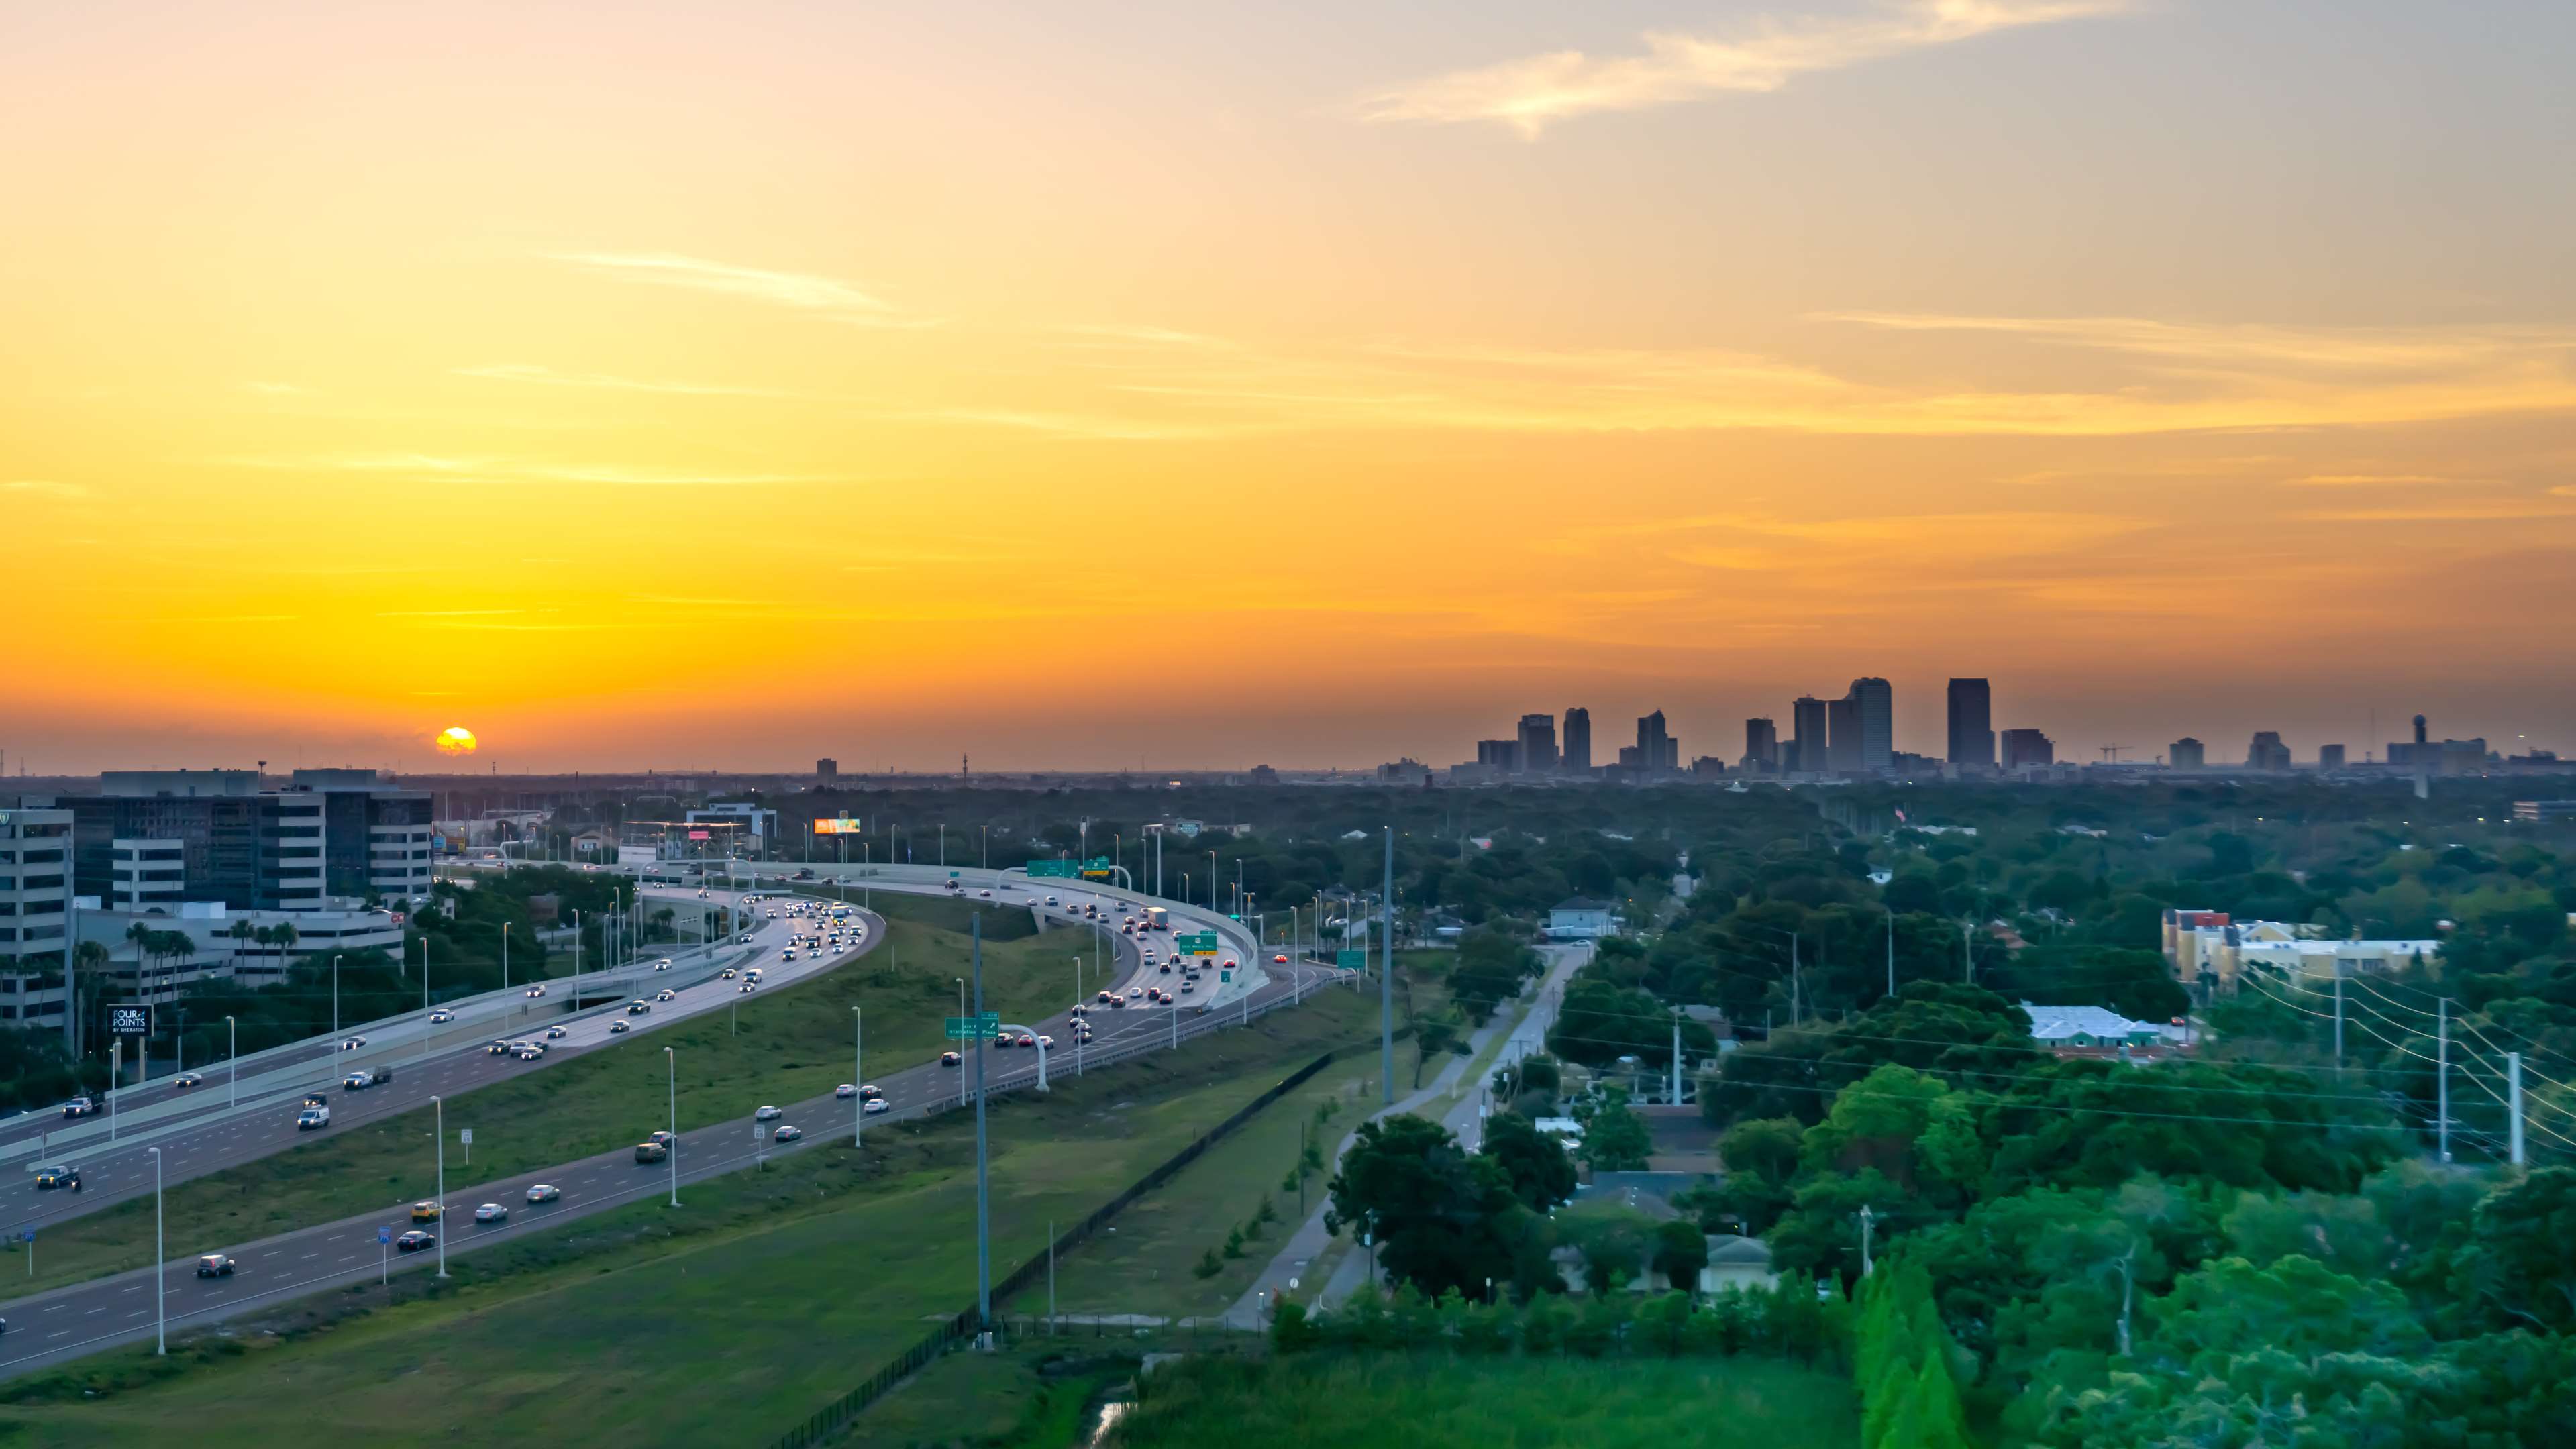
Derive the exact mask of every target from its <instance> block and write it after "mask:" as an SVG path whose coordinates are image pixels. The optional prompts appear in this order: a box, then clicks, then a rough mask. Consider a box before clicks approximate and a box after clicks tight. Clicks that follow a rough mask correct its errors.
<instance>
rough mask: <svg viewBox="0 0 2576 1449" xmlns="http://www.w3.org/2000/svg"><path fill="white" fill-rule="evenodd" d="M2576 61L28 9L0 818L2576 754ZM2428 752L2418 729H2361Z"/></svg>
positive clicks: (1889, 25) (743, 7)
mask: <svg viewBox="0 0 2576 1449" xmlns="http://www.w3.org/2000/svg"><path fill="white" fill-rule="evenodd" d="M2571 62H2576V8H2571V7H2568V6H2566V5H2564V4H2558V3H2489V4H2477V5H2426V4H2421V3H2414V0H2339V3H2329V0H2133V3H2124V0H1848V3H1834V4H1818V5H1790V4H1772V5H1762V6H1755V5H1743V4H1734V3H1728V0H1701V3H1695V4H1683V3H1653V4H1619V3H1605V4H1600V5H1588V6H1574V5H1561V4H1539V3H1533V0H1486V3H1468V0H1434V3H1422V4H1414V5H1398V6H1388V5H1384V4H1362V3H1356V0H1304V3H1298V4H1293V5H1292V4H1284V3H1281V4H1270V3H1261V4H1224V3H1216V4H1210V3H1206V0H1193V3H1186V4H1185V3H1177V0H1171V3H1166V0H1141V3H1124V4H1118V5H1109V6H1064V5H1050V6H1038V5H998V4H988V3H979V0H965V3H949V4H941V5H937V6H928V5H922V6H891V5H876V4H857V3H834V4H825V3H762V4H734V5H715V4H684V3H623V4H605V3H592V4H577V3H564V4H548V5H528V4H482V3H472V0H460V3H446V4H439V5H429V6H423V5H391V4H369V3H338V4H325V3H309V4H256V3H254V4H241V5H187V4H147V3H134V0H95V3H88V4H81V5H16V6H10V7H6V8H5V9H0V135H6V136H8V137H9V138H10V140H9V142H8V143H7V144H6V145H0V197H6V198H7V206H6V216H7V221H6V224H5V225H0V538H5V540H6V542H7V545H8V548H7V555H8V558H9V562H10V573H11V579H10V583H9V586H8V587H7V589H6V591H5V594H0V597H5V598H6V600H7V610H8V613H7V624H6V626H5V629H0V637H5V638H6V640H7V641H8V642H7V646H6V651H5V654H0V749H5V750H6V751H7V752H8V764H9V766H10V767H11V768H12V769H15V768H17V767H19V766H20V765H22V764H24V765H25V766H26V767H27V768H30V769H33V770H35V771H37V772H39V773H44V772H48V771H60V772H71V771H89V770H96V769H100V768H109V767H118V766H129V765H152V764H166V765H181V764H187V765H201V766H202V765H215V764H247V763H248V762H249V761H250V760H251V759H253V758H266V759H268V760H269V761H271V763H272V766H276V767H282V766H283V765H285V764H289V763H302V764H319V763H338V762H343V761H345V762H351V763H359V764H389V765H396V766H402V767H427V766H429V765H430V764H431V762H432V761H433V759H434V758H435V756H434V755H433V752H432V749H431V743H430V742H431V740H432V738H433V736H435V735H436V733H437V732H438V731H439V730H440V729H441V728H442V727H445V726H448V725H452V724H458V723H462V724H464V725H467V726H470V727H471V728H472V729H473V730H475V731H476V732H477V733H478V734H479V735H480V736H481V738H482V742H483V752H482V755H481V757H480V759H481V760H483V761H488V762H490V764H492V765H497V767H498V768H500V769H501V770H504V771H509V770H519V769H526V770H552V769H570V768H584V769H610V768H632V767H643V766H663V767H681V766H689V767H703V766H717V767H725V768H745V769H751V768H784V767H795V768H804V767H808V766H810V764H811V761H812V760H813V758H814V757H816V756H817V755H825V754H829V755H835V756H837V757H838V758H839V759H840V761H841V764H842V767H843V768H844V769H845V770H860V769H878V768H884V767H887V766H899V767H904V768H913V769H940V768H954V764H955V761H956V758H957V756H958V755H959V754H960V753H971V754H972V755H973V756H974V759H975V764H976V767H977V768H978V769H986V768H990V769H995V770H1003V769H1015V768H1032V767H1055V766H1061V767H1094V768H1097V767H1118V766H1135V765H1139V764H1150V765H1157V766H1175V767H1178V766H1217V765H1244V764H1249V763H1252V762H1255V761H1260V760H1267V761H1269V762H1271V763H1273V764H1277V765H1281V766H1304V765H1323V764H1345V765H1368V764H1374V763H1376V762H1377V761H1379V760H1382V759H1390V758H1393V757H1395V756H1397V755H1399V754H1409V755H1413V756H1416V757H1419V758H1422V759H1424V760H1427V761H1430V762H1432V763H1435V764H1445V763H1448V762H1451V761H1453V760H1456V759H1459V758H1463V757H1468V756H1471V755H1472V751H1473V741H1474V740H1475V739H1476V738H1477V737H1478V736H1481V735H1500V734H1506V733H1508V732H1509V725H1510V721H1511V719H1512V718H1513V717H1514V716H1516V715H1517V714H1519V713H1520V712H1522V711H1524V710H1549V711H1558V710H1562V709H1563V708H1565V707H1566V706H1569V705H1577V704H1581V705H1587V706H1589V707H1590V708H1591V709H1592V711H1593V717H1594V734H1595V741H1596V744H1595V749H1596V754H1598V755H1607V754H1608V752H1609V747H1611V746H1615V745H1616V744H1617V743H1620V742H1621V741H1623V740H1624V739H1625V738H1626V737H1627V731H1628V729H1629V721H1630V719H1632V718H1633V717H1634V716H1635V715H1637V714H1640V713H1643V712H1644V711H1646V710H1648V709H1652V708H1657V707H1660V708H1663V709H1664V710H1666V711H1667V713H1668V714H1669V715H1670V717H1671V719H1672V722H1673V728H1674V730H1675V732H1676V733H1677V734H1679V735H1680V736H1681V740H1682V752H1683V755H1684V757H1685V759H1687V758H1688V757H1690V756H1692V755H1697V754H1703V753H1715V754H1721V755H1724V756H1727V757H1729V758H1732V757H1733V756H1734V755H1736V754H1737V753H1738V752H1739V751H1740V750H1741V748H1742V720H1743V718H1744V716H1746V715H1748V714H1769V715H1774V716H1776V717H1778V718H1780V720H1781V722H1782V727H1783V733H1786V727H1787V709H1788V700H1789V698H1790V697H1791V696H1793V695H1796V694H1799V693H1805V692H1813V693H1816V694H1818V695H1824V696H1832V695H1838V694H1840V693H1841V692H1842V691H1843V687H1844V685H1845V684H1846V683H1847V682H1848V681H1849V680H1850V679H1851V678H1852V677H1853V676H1855V675H1862V674H1879V675H1885V676H1887V677H1889V678H1890V679H1892V680H1893V681H1894V684H1895V690H1896V697H1897V727H1898V744H1899V746H1900V747H1901V748H1907V749H1918V750H1926V751H1937V750H1938V749H1939V748H1940V743H1941V719H1942V715H1941V699H1940V694H1941V685H1942V681H1943V680H1944V679H1945V678H1946V677H1947V676H1949V675H1953V674H1968V675H1986V676H1990V677H1991V678H1992V679H1993V680H1994V682H1995V692H1996V719H1995V724H1996V725H1997V727H1998V728H2001V727H2007V726H2015V725H2036V726H2039V727H2041V728H2044V729H2046V730H2048V731H2049V732H2050V733H2051V734H2052V735H2054V736H2056V738H2057V740H2058V744H2059V753H2060V757H2061V758H2084V759H2089V758H2093V757H2094V756H2095V754H2096V750H2097V747H2098V746H2100V745H2102V744H2106V743H2113V742H2118V743H2125V744H2127V745H2130V746H2132V747H2135V749H2134V750H2133V753H2134V754H2136V755H2138V756H2140V757H2152V756H2153V755H2154V754H2155V753H2157V752H2160V751H2161V750H2162V749H2163V748H2164V746H2165V744H2166V743H2167V742H2168V741H2170V740H2171V739H2172V738H2174V737H2175V736H2177V735H2180V734H2185V733H2189V734H2193V735H2197V736H2199V737H2201V738H2203V739H2206V740H2208V741H2209V742H2210V757H2211V759H2212V760H2213V761H2217V760H2220V759H2229V760H2233V759H2240V758H2242V757H2243V753H2244V743H2245V739H2246V736H2247V734H2248V733H2249V732H2250V731H2252V730H2254V729H2257V728H2275V729H2279V730H2281V731H2283V732H2284V733H2285V734H2286V735H2287V736H2288V737H2289V739H2290V742H2291V744H2292V746H2293V748H2294V750H2295V751H2296V752H2297V754H2298V756H2299V758H2301V759H2303V760H2304V759H2308V758H2311V757H2312V756H2313V754H2314V750H2315V746H2316V744H2318V743H2320V742H2324V741H2340V742H2344V743H2346V744H2348V745H2349V746H2350V748H2351V750H2352V753H2353V755H2354V757H2355V758H2356V759H2358V758H2359V757H2360V756H2361V754H2362V752H2363V751H2364V750H2365V749H2372V748H2377V747H2378V745H2379V744H2380V742H2384V741H2386V740H2389V739H2396V738H2400V737H2402V735H2403V723H2402V722H2403V719H2404V716H2405V715H2407V714H2410V713H2413V712H2415V711H2417V710H2422V711H2424V712H2426V713H2428V714H2430V715H2432V717H2433V721H2434V732H2435V734H2436V736H2437V737H2438V736H2440V735H2442V734H2445V733H2450V734H2458V735H2469V734H2484V735H2486V736H2488V737H2489V738H2490V739H2491V740H2492V741H2494V742H2495V743H2496V744H2498V746H2499V747H2502V748H2507V749H2514V748H2520V747H2523V746H2526V745H2531V746H2545V747H2551V748H2557V749H2560V750H2562V751H2569V752H2576V723H2571V711H2576V675H2572V674H2571V670H2570V668H2569V662H2570V646H2569V634H2570V626H2571V620H2576V608H2571V604H2576V547H2572V546H2576V187H2571V186H2570V185H2569V180H2568V178H2569V175H2570V165H2571V157H2576V107H2571V106H2570V105H2569V104H2568V102H2567V89H2566V87H2567V77H2568V75H2569V74H2570V73H2571ZM2373 711H2376V713H2377V718H2378V734H2377V737H2376V739H2373V738H2371V737H2370V736H2369V733H2368V731H2369V720H2370V717H2371V713H2372V712H2373Z"/></svg>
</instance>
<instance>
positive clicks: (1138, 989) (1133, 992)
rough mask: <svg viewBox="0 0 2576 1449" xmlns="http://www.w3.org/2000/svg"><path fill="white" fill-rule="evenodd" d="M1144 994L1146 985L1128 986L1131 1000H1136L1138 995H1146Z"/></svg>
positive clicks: (1128, 996) (1128, 997)
mask: <svg viewBox="0 0 2576 1449" xmlns="http://www.w3.org/2000/svg"><path fill="white" fill-rule="evenodd" d="M1144 994H1145V988H1144V987H1142V986H1130V987H1128V988H1127V999H1128V1000H1129V1001H1133V1000H1135V999H1136V998H1137V997H1139V996H1142V995H1144Z"/></svg>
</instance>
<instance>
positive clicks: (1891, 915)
mask: <svg viewBox="0 0 2576 1449" xmlns="http://www.w3.org/2000/svg"><path fill="white" fill-rule="evenodd" d="M1887 994H1888V995H1890V996H1894V995H1895V994H1896V907H1894V906H1889V907H1888V908H1887Z"/></svg>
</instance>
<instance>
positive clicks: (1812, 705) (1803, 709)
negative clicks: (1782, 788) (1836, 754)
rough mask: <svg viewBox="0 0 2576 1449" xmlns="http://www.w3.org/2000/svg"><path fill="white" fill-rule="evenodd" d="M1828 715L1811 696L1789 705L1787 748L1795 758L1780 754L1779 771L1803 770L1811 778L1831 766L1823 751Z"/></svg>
mask: <svg viewBox="0 0 2576 1449" xmlns="http://www.w3.org/2000/svg"><path fill="white" fill-rule="evenodd" d="M1830 713H1831V710H1830V709H1829V708H1828V707H1827V706H1826V704H1825V702H1824V701H1823V700H1821V699H1818V698H1816V697H1815V696H1814V695H1812V694H1802V695H1799V696H1798V697H1797V698H1796V699H1795V700H1792V701H1790V704H1789V729H1790V736H1789V748H1790V750H1791V751H1794V752H1795V753H1796V756H1797V758H1796V759H1795V760H1791V759H1789V758H1787V753H1786V752H1784V754H1783V757H1782V759H1781V768H1782V769H1784V770H1803V771H1805V772H1806V773H1808V774H1811V775H1816V774H1822V773H1823V772H1824V771H1825V770H1826V768H1827V767H1828V766H1829V765H1830V764H1831V761H1830V760H1829V759H1828V757H1827V752H1826V749H1825V745H1826V740H1827V738H1828V736H1829V734H1830V732H1831V730H1832V725H1831V724H1830V723H1829V722H1828V721H1827V716H1828V715H1829V714H1830Z"/></svg>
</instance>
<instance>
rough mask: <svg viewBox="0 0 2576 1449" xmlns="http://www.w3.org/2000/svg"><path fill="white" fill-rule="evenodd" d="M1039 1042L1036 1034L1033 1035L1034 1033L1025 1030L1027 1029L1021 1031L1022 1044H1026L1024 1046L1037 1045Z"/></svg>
mask: <svg viewBox="0 0 2576 1449" xmlns="http://www.w3.org/2000/svg"><path fill="white" fill-rule="evenodd" d="M1037 1044H1038V1039H1037V1038H1036V1037H1035V1036H1032V1035H1030V1034H1029V1033H1028V1032H1025V1031H1024V1032H1021V1033H1020V1045H1022V1046H1024V1047H1033V1046H1036V1045H1037Z"/></svg>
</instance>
